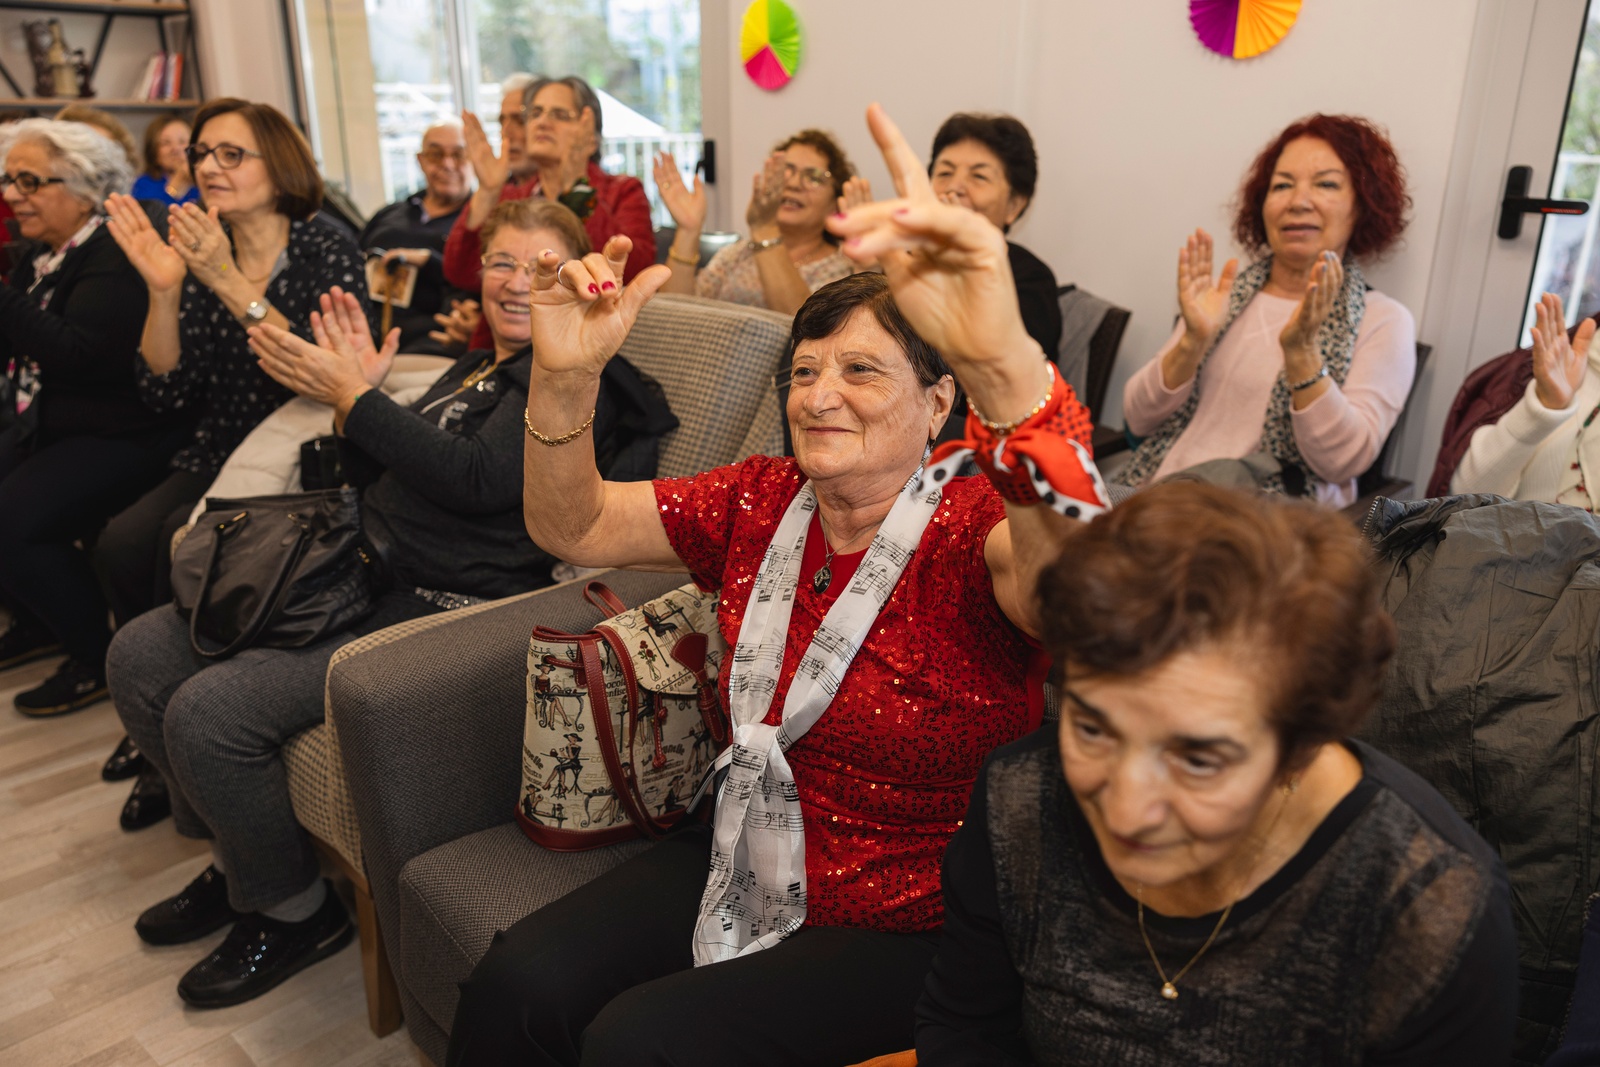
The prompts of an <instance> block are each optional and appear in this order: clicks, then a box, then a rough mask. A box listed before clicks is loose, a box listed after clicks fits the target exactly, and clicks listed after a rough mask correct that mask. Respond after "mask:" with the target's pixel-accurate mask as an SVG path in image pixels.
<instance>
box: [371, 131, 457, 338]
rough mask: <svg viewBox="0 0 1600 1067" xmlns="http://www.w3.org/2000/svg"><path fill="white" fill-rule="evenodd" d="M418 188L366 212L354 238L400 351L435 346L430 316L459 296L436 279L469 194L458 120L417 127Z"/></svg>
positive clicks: (441, 273) (441, 277) (375, 299)
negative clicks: (394, 330)
mask: <svg viewBox="0 0 1600 1067" xmlns="http://www.w3.org/2000/svg"><path fill="white" fill-rule="evenodd" d="M417 165H418V166H420V167H421V168H422V178H423V183H424V184H423V188H422V189H420V190H418V191H417V192H415V193H412V194H411V195H410V196H408V197H406V198H405V199H404V200H397V201H395V202H394V203H392V204H390V205H389V206H387V207H385V208H382V209H380V210H379V211H378V213H377V214H375V215H373V216H372V220H371V221H370V222H368V223H367V225H366V228H365V229H363V230H362V231H361V237H360V238H359V241H358V243H359V244H360V245H361V250H362V251H363V252H365V253H366V254H367V257H368V258H367V291H368V292H369V293H371V294H372V300H373V303H374V304H377V305H379V306H382V305H383V303H384V294H385V293H387V294H388V295H389V299H390V301H391V304H392V310H391V315H392V318H391V320H390V321H391V324H392V325H394V326H398V327H400V350H401V351H402V352H443V347H442V346H441V345H440V344H439V342H437V341H435V340H432V339H430V338H429V336H428V334H429V332H430V331H432V330H433V328H434V316H435V315H437V314H439V313H440V312H441V311H443V310H445V309H447V308H449V307H450V305H451V303H452V301H453V298H457V297H461V296H465V295H466V294H464V293H462V292H460V291H459V290H456V289H453V288H451V287H450V286H449V285H448V284H447V283H446V282H445V279H444V242H445V238H446V237H448V236H449V235H450V228H451V227H452V226H454V225H455V222H456V216H458V215H460V214H461V209H462V208H463V207H465V206H466V203H467V199H468V197H470V196H471V195H472V164H471V163H469V162H467V149H466V140H465V138H464V136H463V134H462V129H461V123H460V121H458V120H456V119H447V120H445V121H443V122H438V123H435V124H434V125H432V126H429V127H428V128H427V129H426V130H424V131H423V133H422V150H421V151H420V152H418V153H417Z"/></svg>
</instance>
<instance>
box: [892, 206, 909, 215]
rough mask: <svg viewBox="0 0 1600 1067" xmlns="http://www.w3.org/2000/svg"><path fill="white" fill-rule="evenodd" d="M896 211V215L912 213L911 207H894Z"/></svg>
mask: <svg viewBox="0 0 1600 1067" xmlns="http://www.w3.org/2000/svg"><path fill="white" fill-rule="evenodd" d="M894 213H895V214H896V215H909V214H911V209H910V208H908V207H897V208H895V209H894Z"/></svg>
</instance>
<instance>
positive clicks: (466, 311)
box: [428, 300, 483, 348]
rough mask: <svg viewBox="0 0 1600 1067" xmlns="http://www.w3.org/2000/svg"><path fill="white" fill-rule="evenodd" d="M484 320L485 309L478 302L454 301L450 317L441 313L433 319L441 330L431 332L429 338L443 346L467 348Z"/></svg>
mask: <svg viewBox="0 0 1600 1067" xmlns="http://www.w3.org/2000/svg"><path fill="white" fill-rule="evenodd" d="M482 320H483V308H482V306H481V305H479V303H478V302H477V301H476V300H452V301H450V313H449V314H448V315H446V314H444V313H443V312H440V313H439V314H437V315H435V316H434V317H433V321H434V322H437V323H438V324H439V328H438V329H437V330H429V331H428V336H429V337H431V338H432V339H433V340H435V341H438V342H439V343H440V344H442V345H450V346H457V345H459V346H460V347H462V348H465V347H466V346H467V345H469V344H471V343H472V335H473V334H475V333H477V332H478V323H479V322H481V321H482Z"/></svg>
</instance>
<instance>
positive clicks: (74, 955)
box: [0, 660, 428, 1067]
mask: <svg viewBox="0 0 1600 1067" xmlns="http://www.w3.org/2000/svg"><path fill="white" fill-rule="evenodd" d="M55 665H56V663H55V661H53V660H47V661H44V662H40V663H33V664H29V665H27V666H24V667H19V668H17V669H15V670H12V671H6V672H3V673H0V1065H5V1067H10V1065H13V1064H15V1065H17V1067H68V1065H76V1067H154V1065H157V1064H163V1065H164V1064H174V1065H179V1064H181V1065H182V1067H246V1065H266V1064H273V1065H275V1067H290V1065H294V1067H323V1065H327V1067H335V1065H337V1067H357V1065H363V1067H365V1065H383V1067H426V1065H427V1064H428V1060H427V1059H426V1058H425V1057H423V1056H422V1055H421V1054H420V1053H419V1052H418V1051H417V1050H416V1047H415V1046H413V1045H412V1044H411V1042H410V1040H409V1039H408V1038H407V1037H406V1035H405V1031H404V1029H401V1030H400V1031H399V1032H397V1033H394V1034H391V1035H389V1037H387V1038H385V1039H383V1040H382V1041H379V1040H378V1039H377V1038H375V1037H373V1036H372V1032H371V1031H370V1030H369V1029H368V1028H367V1022H366V1008H365V1001H364V998H363V995H362V988H361V955H360V951H359V950H358V948H357V947H356V945H355V944H354V943H352V944H351V946H350V947H349V948H347V949H345V950H344V951H343V952H340V953H339V954H338V955H336V956H334V957H332V958H331V959H328V960H324V961H323V962H321V963H318V964H317V965H316V966H314V967H312V968H310V969H309V970H306V971H303V972H301V973H300V974H298V975H296V976H295V977H294V978H292V979H290V980H289V981H288V982H286V983H284V984H283V985H281V986H279V987H278V988H277V989H275V990H273V991H272V992H271V993H269V994H267V995H266V996H264V997H261V998H259V999H257V1000H255V1001H252V1002H251V1003H249V1004H244V1005H240V1006H239V1007H236V1008H224V1009H221V1010H217V1011H194V1010H192V1009H189V1008H185V1007H184V1005H183V1003H182V1002H181V1001H180V1000H179V999H178V994H177V991H176V986H177V982H178V978H179V977H180V976H181V975H182V974H183V972H184V971H186V970H187V969H188V968H189V967H190V966H191V965H193V964H194V963H195V962H196V961H198V960H199V959H200V958H201V957H202V956H203V955H204V954H205V953H206V952H209V951H210V950H211V948H212V947H214V946H215V945H216V944H217V943H218V942H220V941H221V940H222V936H223V933H222V932H219V933H217V934H215V935H213V936H212V937H209V938H206V939H204V940H201V941H198V942H195V943H194V944H190V945H179V946H176V947H171V948H153V947H151V946H149V945H146V944H144V943H143V942H142V941H140V940H139V938H138V937H137V936H136V935H135V934H134V932H133V920H134V919H135V918H136V917H137V916H138V914H139V912H141V911H143V910H144V909H145V908H146V907H148V906H149V905H151V904H153V903H155V902H156V901H158V900H161V899H162V898H163V897H167V896H170V895H171V894H173V893H175V892H177V891H178V890H179V889H181V888H182V887H183V886H184V885H185V884H186V883H188V881H189V880H190V879H191V878H193V877H194V876H195V875H196V874H198V873H199V872H200V870H201V869H202V868H203V867H204V866H205V864H206V862H207V857H208V856H209V850H208V849H207V848H206V846H205V845H204V844H202V843H200V842H197V841H187V840H184V839H183V838H180V837H179V836H178V835H177V834H176V833H175V832H174V831H173V829H172V821H171V820H170V819H168V820H166V821H164V822H162V823H159V824H157V825H156V826H152V827H150V828H149V829H146V830H141V831H139V832H138V833H133V834H129V833H124V832H123V831H122V829H121V828H120V827H118V825H117V813H118V812H119V811H120V810H121V808H122V802H123V800H124V799H125V798H126V797H127V794H128V790H129V788H130V783H127V782H118V783H115V784H110V783H106V782H102V781H101V780H100V774H99V771H100V765H101V763H103V762H104V761H105V758H106V757H107V756H108V755H110V753H111V750H112V748H113V747H114V746H115V745H116V743H117V741H118V739H119V738H120V737H121V736H122V728H121V724H120V723H119V722H118V721H117V717H116V713H115V712H114V711H113V710H112V708H111V704H110V702H108V701H102V702H101V703H99V704H97V705H95V706H94V707H91V708H86V709H84V710H83V711H79V712H75V713H73V714H71V715H67V716H64V717H62V718H58V719H46V720H42V721H35V720H31V719H27V718H24V717H23V716H21V715H18V714H17V713H16V711H15V710H14V709H13V707H12V704H11V698H12V696H13V695H14V694H15V693H16V692H17V691H18V690H21V689H27V688H31V687H32V686H34V685H36V684H38V682H39V681H41V680H42V679H44V678H45V677H46V676H48V675H49V674H50V673H51V672H52V671H53V670H54V669H55ZM224 932H225V931H224Z"/></svg>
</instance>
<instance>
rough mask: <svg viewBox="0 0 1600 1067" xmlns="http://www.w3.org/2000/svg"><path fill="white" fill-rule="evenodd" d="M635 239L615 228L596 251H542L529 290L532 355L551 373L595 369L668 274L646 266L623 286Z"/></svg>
mask: <svg viewBox="0 0 1600 1067" xmlns="http://www.w3.org/2000/svg"><path fill="white" fill-rule="evenodd" d="M631 251H633V242H632V241H631V240H629V239H628V238H627V237H625V236H623V235H621V234H618V235H616V236H615V237H613V238H611V240H609V241H607V242H606V246H605V248H604V249H603V250H601V251H599V252H591V253H589V254H588V255H587V256H584V257H583V258H582V259H569V260H567V261H566V262H565V263H563V262H562V261H561V256H560V255H559V254H558V253H556V252H552V251H550V250H549V249H546V250H545V251H544V252H542V253H540V255H539V260H538V269H537V270H536V271H535V273H534V277H533V291H532V292H531V293H530V294H529V296H528V303H529V305H530V307H529V310H530V311H531V316H530V317H531V319H532V322H531V326H530V330H531V340H532V342H533V360H534V363H535V365H536V366H538V367H539V369H541V370H543V371H546V372H548V373H551V374H568V373H573V372H579V373H588V374H599V373H600V372H601V371H602V370H604V369H605V365H606V363H607V362H609V361H610V359H611V357H612V356H614V355H616V353H617V349H619V348H621V347H622V341H623V339H624V338H626V337H627V336H628V331H629V330H631V329H633V322H634V320H635V319H636V318H638V317H639V309H640V308H641V307H643V306H644V305H645V302H646V301H648V300H649V299H650V298H651V297H652V296H654V295H655V294H656V290H658V289H660V288H661V286H662V284H663V283H665V282H666V280H667V279H668V278H670V277H672V271H671V269H670V268H668V267H666V266H663V265H662V264H659V263H658V264H655V265H654V266H651V267H646V268H645V269H644V270H643V271H641V272H640V273H639V274H638V275H637V276H636V277H635V278H634V279H633V281H632V282H631V283H629V284H628V285H627V286H626V287H624V286H623V284H622V270H623V268H624V267H625V266H626V265H627V263H628V253H629V252H631Z"/></svg>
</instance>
